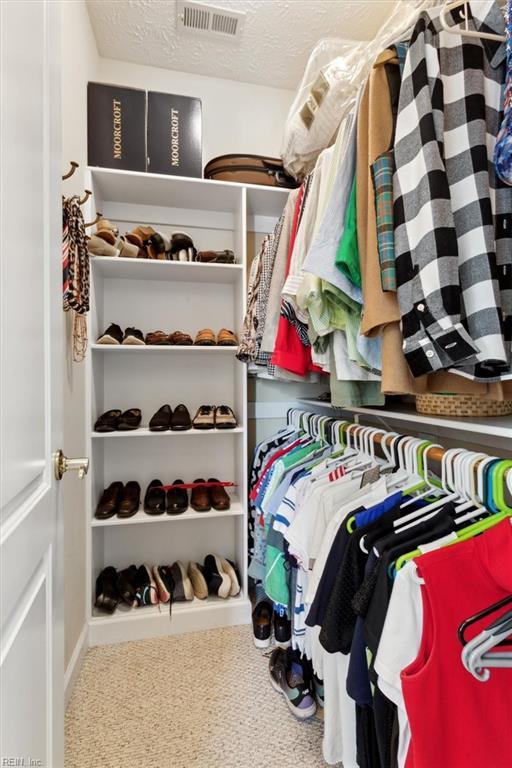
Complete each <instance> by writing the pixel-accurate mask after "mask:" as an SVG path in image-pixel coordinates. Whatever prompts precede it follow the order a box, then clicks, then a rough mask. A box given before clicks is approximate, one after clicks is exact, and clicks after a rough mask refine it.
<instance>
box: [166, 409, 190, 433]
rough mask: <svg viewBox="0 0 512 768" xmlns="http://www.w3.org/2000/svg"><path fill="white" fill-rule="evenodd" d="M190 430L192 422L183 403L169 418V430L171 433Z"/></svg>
mask: <svg viewBox="0 0 512 768" xmlns="http://www.w3.org/2000/svg"><path fill="white" fill-rule="evenodd" d="M191 428H192V420H191V418H190V413H189V412H188V408H187V406H186V405H183V403H180V404H179V405H177V406H176V408H175V409H174V411H173V414H172V417H171V430H172V431H173V432H185V431H186V430H187V429H191Z"/></svg>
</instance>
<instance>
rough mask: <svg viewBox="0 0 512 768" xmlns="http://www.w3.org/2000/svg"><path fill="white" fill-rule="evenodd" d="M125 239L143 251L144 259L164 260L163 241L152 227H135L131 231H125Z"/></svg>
mask: <svg viewBox="0 0 512 768" xmlns="http://www.w3.org/2000/svg"><path fill="white" fill-rule="evenodd" d="M126 239H127V240H128V242H129V243H133V245H136V246H137V248H139V258H140V251H143V253H144V258H146V259H159V260H160V261H164V260H165V242H164V239H163V237H162V236H161V235H159V234H158V232H157V231H156V230H155V229H153V227H142V226H140V227H135V229H133V230H132V231H131V232H127V233H126Z"/></svg>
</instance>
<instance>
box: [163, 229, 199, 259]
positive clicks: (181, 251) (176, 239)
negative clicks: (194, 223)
mask: <svg viewBox="0 0 512 768" xmlns="http://www.w3.org/2000/svg"><path fill="white" fill-rule="evenodd" d="M196 253H197V251H196V249H195V248H194V243H193V242H192V238H191V237H190V235H187V233H186V232H173V233H172V234H171V247H170V250H169V256H170V258H171V261H195V257H196Z"/></svg>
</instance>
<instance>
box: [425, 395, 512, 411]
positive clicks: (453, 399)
mask: <svg viewBox="0 0 512 768" xmlns="http://www.w3.org/2000/svg"><path fill="white" fill-rule="evenodd" d="M416 410H417V411H418V413H425V414H427V415H429V416H456V417H461V416H462V417H464V416H466V417H470V416H509V415H510V414H512V400H489V399H488V398H485V397H479V396H478V395H448V394H446V395H438V394H435V395H434V394H432V395H430V394H429V395H416Z"/></svg>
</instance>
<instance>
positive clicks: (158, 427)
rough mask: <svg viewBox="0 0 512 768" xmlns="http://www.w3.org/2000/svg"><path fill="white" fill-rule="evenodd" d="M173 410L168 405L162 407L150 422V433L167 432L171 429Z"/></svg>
mask: <svg viewBox="0 0 512 768" xmlns="http://www.w3.org/2000/svg"><path fill="white" fill-rule="evenodd" d="M171 418H172V409H171V406H170V405H168V404H166V405H162V406H161V407H160V408H159V409H158V411H156V413H154V414H153V415H152V417H151V419H150V420H149V430H150V432H167V430H168V429H170V428H171Z"/></svg>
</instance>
